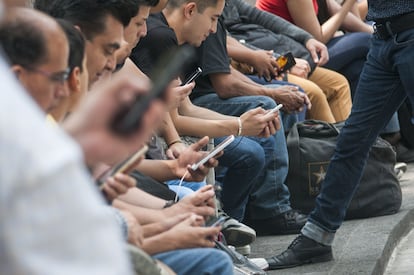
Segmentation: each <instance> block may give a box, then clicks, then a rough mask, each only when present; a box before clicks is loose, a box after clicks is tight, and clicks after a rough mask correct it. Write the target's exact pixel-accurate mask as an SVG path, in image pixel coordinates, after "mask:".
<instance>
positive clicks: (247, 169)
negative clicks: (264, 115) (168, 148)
mask: <svg viewBox="0 0 414 275" xmlns="http://www.w3.org/2000/svg"><path fill="white" fill-rule="evenodd" d="M193 103H194V104H196V105H199V106H202V107H205V108H208V109H211V110H214V111H216V112H219V113H222V114H226V115H234V116H240V115H241V114H243V113H244V112H246V111H247V110H250V109H253V108H256V107H262V108H263V109H272V108H274V107H275V106H276V104H275V102H274V100H273V99H271V98H269V97H267V96H239V97H233V98H228V99H220V98H219V97H218V96H217V94H215V93H211V94H207V95H204V96H201V97H198V98H196V99H194V100H193ZM239 139H240V138H239ZM214 140H215V142H220V141H221V140H222V139H220V138H217V139H216V138H215V139H214ZM232 145H237V146H236V148H237V147H238V146H242V147H243V149H240V148H239V149H237V150H235V148H233V150H230V149H231V148H230V147H227V148H226V149H225V150H224V155H223V156H222V157H221V158H220V159H219V162H220V165H221V166H224V167H226V168H227V173H226V176H225V177H224V178H223V179H220V180H219V181H221V182H222V184H223V191H222V200H223V204H224V207H223V208H224V210H225V211H226V212H227V213H229V215H231V216H232V217H234V218H237V219H242V218H243V217H244V215H241V214H242V213H243V212H244V210H243V209H245V208H246V203H247V202H248V205H249V216H250V218H251V219H265V218H271V217H274V216H277V215H279V214H281V213H284V212H286V211H288V210H290V209H291V207H290V202H289V198H290V193H289V190H288V188H287V186H286V185H285V184H284V183H285V180H286V177H287V173H288V163H289V160H288V153H287V148H286V139H285V134H284V129H283V126H282V128H281V129H280V130H279V131H277V132H276V134H275V135H274V136H271V137H270V138H253V137H243V138H241V141H240V142H239V143H237V141H235V142H233V144H232ZM239 150H242V152H244V153H243V154H240V153H239V152H240V151H239ZM259 164H260V165H259ZM260 167H262V168H261V169H260ZM247 186H249V187H247ZM242 187H243V188H242ZM240 192H241V193H240ZM239 193H240V194H239ZM230 201H231V202H230ZM230 205H231V206H232V208H233V209H229V208H230V207H229V206H230ZM237 205H239V207H238V208H239V209H235V208H234V207H236V208H237Z"/></svg>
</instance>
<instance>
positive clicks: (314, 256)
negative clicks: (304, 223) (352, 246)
mask: <svg viewBox="0 0 414 275" xmlns="http://www.w3.org/2000/svg"><path fill="white" fill-rule="evenodd" d="M331 260H333V256H332V247H331V246H327V245H323V244H320V243H318V242H315V241H314V240H312V239H309V238H308V237H305V236H303V235H302V234H300V235H299V236H298V237H296V239H294V240H293V242H292V243H291V244H290V245H289V247H288V249H287V250H285V251H284V252H283V253H282V254H279V255H277V256H273V257H271V258H266V261H267V262H268V263H269V269H270V270H272V269H282V268H289V267H295V266H298V265H303V264H309V263H319V262H328V261H331Z"/></svg>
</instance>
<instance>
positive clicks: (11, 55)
mask: <svg viewBox="0 0 414 275" xmlns="http://www.w3.org/2000/svg"><path fill="white" fill-rule="evenodd" d="M0 44H1V45H2V47H3V50H4V52H5V54H6V55H7V57H8V59H9V62H10V63H11V65H21V66H23V67H36V66H38V65H41V64H43V63H45V62H46V60H47V58H48V48H47V41H46V36H45V35H44V33H43V30H42V29H40V28H39V27H38V24H34V22H33V19H32V18H29V19H28V18H26V17H24V16H21V15H19V13H18V12H16V13H14V14H13V17H8V16H7V17H6V18H5V19H4V21H3V23H2V24H0Z"/></svg>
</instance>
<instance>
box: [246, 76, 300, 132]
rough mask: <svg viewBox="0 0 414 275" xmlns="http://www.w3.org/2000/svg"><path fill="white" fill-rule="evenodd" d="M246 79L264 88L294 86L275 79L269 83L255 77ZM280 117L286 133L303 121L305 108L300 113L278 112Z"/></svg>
mask: <svg viewBox="0 0 414 275" xmlns="http://www.w3.org/2000/svg"><path fill="white" fill-rule="evenodd" d="M248 77H249V78H250V79H251V80H253V81H254V82H256V83H258V84H262V85H266V86H267V85H271V86H273V87H277V86H282V85H294V84H292V83H290V82H287V81H280V80H275V79H273V80H272V81H270V82H267V81H266V80H264V79H263V78H260V77H258V76H256V75H248ZM294 86H297V85H294ZM297 87H298V86H297ZM298 88H299V91H301V92H302V93H304V92H305V91H304V90H303V89H302V88H301V87H298ZM280 115H281V117H282V122H283V127H284V128H285V131H286V132H288V131H289V130H290V128H292V126H293V124H295V123H296V122H298V121H303V120H305V117H306V106H305V108H303V111H302V112H300V113H296V114H287V113H285V112H283V111H282V112H280Z"/></svg>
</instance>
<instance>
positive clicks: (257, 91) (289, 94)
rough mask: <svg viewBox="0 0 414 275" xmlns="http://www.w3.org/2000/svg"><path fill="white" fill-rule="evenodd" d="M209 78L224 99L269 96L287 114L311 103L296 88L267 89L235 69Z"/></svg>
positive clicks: (285, 86)
mask: <svg viewBox="0 0 414 275" xmlns="http://www.w3.org/2000/svg"><path fill="white" fill-rule="evenodd" d="M209 77H210V80H211V83H213V87H214V90H215V91H216V92H217V94H218V95H219V96H220V97H222V98H229V97H235V96H246V95H264V96H269V97H271V98H273V99H274V100H275V101H276V102H277V103H282V104H283V105H284V107H283V110H284V111H286V112H294V111H301V110H302V108H303V106H304V104H309V102H310V101H309V98H308V97H307V96H306V94H304V93H301V92H299V89H298V87H296V86H289V85H284V86H280V87H276V88H274V87H271V88H270V87H266V86H264V85H259V84H257V83H255V82H253V81H252V80H251V79H250V78H248V77H247V76H245V75H244V74H242V73H240V72H239V71H237V70H235V69H233V68H231V71H230V73H216V74H211V75H209Z"/></svg>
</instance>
